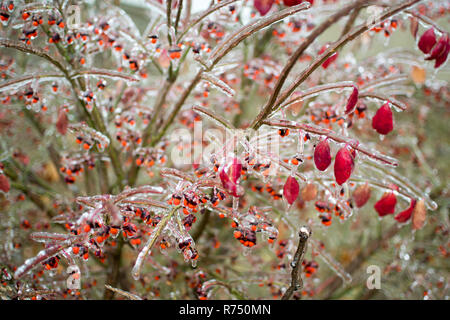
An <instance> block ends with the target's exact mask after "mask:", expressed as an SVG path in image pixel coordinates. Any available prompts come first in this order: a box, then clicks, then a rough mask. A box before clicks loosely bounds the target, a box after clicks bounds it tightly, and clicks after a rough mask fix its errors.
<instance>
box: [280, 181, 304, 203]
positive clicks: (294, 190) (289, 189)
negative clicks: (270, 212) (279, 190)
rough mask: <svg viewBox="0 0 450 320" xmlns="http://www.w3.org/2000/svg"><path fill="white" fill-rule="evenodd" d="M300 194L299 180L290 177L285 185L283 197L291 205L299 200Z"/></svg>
mask: <svg viewBox="0 0 450 320" xmlns="http://www.w3.org/2000/svg"><path fill="white" fill-rule="evenodd" d="M299 192H300V186H299V185H298V182H297V179H295V178H294V177H292V176H289V177H288V178H287V180H286V183H285V184H284V188H283V197H284V198H285V199H286V201H287V202H288V203H289V204H293V203H294V201H295V200H296V199H297V197H298V194H299Z"/></svg>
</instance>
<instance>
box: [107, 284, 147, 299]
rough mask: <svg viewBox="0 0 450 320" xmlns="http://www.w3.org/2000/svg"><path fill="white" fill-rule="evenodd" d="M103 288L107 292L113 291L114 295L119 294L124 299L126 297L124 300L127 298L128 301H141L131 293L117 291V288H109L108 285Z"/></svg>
mask: <svg viewBox="0 0 450 320" xmlns="http://www.w3.org/2000/svg"><path fill="white" fill-rule="evenodd" d="M105 288H106V289H108V290H111V291H113V292H115V293H118V294H120V295H122V296H124V297H126V298H128V299H130V300H142V298H141V297H139V296H138V295H135V294H132V293H130V292H128V291H125V290H121V289H118V288H114V287H111V286H110V285H108V284H105Z"/></svg>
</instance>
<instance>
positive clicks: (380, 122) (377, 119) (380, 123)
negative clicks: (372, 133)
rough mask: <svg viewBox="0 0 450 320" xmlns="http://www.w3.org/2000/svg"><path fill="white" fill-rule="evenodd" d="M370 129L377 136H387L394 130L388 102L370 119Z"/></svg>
mask: <svg viewBox="0 0 450 320" xmlns="http://www.w3.org/2000/svg"><path fill="white" fill-rule="evenodd" d="M372 127H373V128H374V129H375V130H376V131H377V132H378V133H379V134H388V133H389V132H391V131H392V130H393V129H394V119H393V116H392V110H391V107H390V105H389V102H386V103H385V104H383V105H382V106H381V107H380V109H378V111H377V113H376V114H375V116H374V117H373V118H372Z"/></svg>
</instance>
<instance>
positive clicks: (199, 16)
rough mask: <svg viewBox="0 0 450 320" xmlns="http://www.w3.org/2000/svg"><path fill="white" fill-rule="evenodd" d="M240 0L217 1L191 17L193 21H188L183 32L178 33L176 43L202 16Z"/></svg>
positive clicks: (204, 16)
mask: <svg viewBox="0 0 450 320" xmlns="http://www.w3.org/2000/svg"><path fill="white" fill-rule="evenodd" d="M236 1H240V0H228V1H221V2H219V3H216V4H215V5H213V6H211V7H209V8H208V9H206V10H205V11H203V12H201V13H200V14H199V15H198V16H197V17H195V18H194V19H193V21H191V22H189V25H187V26H186V28H184V30H183V32H182V33H180V35H179V36H178V38H177V43H180V41H181V39H183V37H184V36H185V35H186V33H188V31H189V30H191V29H192V28H193V27H194V26H195V25H196V24H198V23H199V22H201V21H202V20H203V19H204V18H206V17H207V16H209V15H210V14H211V13H213V12H216V11H217V10H219V9H221V8H223V7H225V6H227V5H230V4H232V3H233V2H236Z"/></svg>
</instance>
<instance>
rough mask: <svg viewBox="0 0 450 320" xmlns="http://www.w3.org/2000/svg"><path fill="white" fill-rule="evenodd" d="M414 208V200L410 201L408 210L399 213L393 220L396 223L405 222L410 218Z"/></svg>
mask: <svg viewBox="0 0 450 320" xmlns="http://www.w3.org/2000/svg"><path fill="white" fill-rule="evenodd" d="M415 206H416V200H414V199H411V204H410V205H409V208H408V209H406V210H404V211H402V212H400V213H399V214H398V215H396V216H395V218H394V219H395V220H397V221H398V222H406V221H408V220H409V218H411V214H412V212H413V210H414V207H415Z"/></svg>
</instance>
